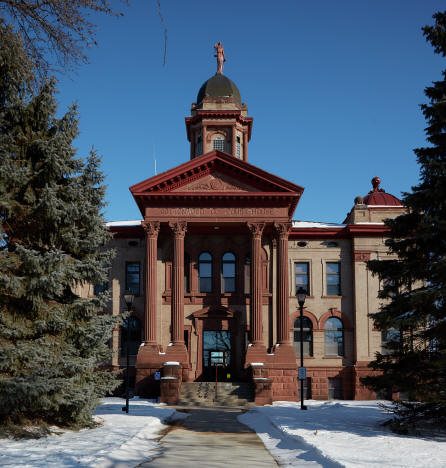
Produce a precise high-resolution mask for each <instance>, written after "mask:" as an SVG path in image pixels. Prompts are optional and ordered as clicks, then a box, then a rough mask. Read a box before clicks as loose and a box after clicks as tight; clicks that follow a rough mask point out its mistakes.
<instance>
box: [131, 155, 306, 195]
mask: <svg viewBox="0 0 446 468" xmlns="http://www.w3.org/2000/svg"><path fill="white" fill-rule="evenodd" d="M130 191H131V192H132V194H133V196H135V197H136V196H138V195H150V194H155V193H158V194H161V193H166V192H167V193H169V192H170V193H172V192H175V193H182V192H186V193H188V192H194V193H197V192H201V191H202V192H212V191H214V192H226V193H227V192H231V191H233V192H263V193H265V192H266V193H272V192H276V193H283V194H284V195H285V194H290V195H291V194H296V193H298V194H301V193H302V192H303V187H300V186H299V185H296V184H293V183H292V182H289V181H287V180H285V179H282V178H280V177H277V176H275V175H273V174H270V173H268V172H266V171H263V170H262V169H260V168H258V167H256V166H253V165H252V164H249V163H247V162H245V161H242V160H240V159H237V158H234V157H233V156H231V155H229V154H226V153H223V152H221V151H217V150H216V151H212V152H210V153H207V154H205V155H203V156H199V157H198V158H195V159H192V160H191V161H188V162H186V163H184V164H181V165H180V166H177V167H175V168H173V169H170V170H168V171H166V172H163V173H161V174H159V175H157V176H154V177H151V178H149V179H147V180H144V181H143V182H140V183H138V184H136V185H133V186H132V187H130Z"/></svg>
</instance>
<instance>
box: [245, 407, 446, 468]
mask: <svg viewBox="0 0 446 468" xmlns="http://www.w3.org/2000/svg"><path fill="white" fill-rule="evenodd" d="M305 403H306V405H307V406H308V410H307V411H301V409H300V403H295V402H275V403H273V405H272V406H263V407H256V408H253V409H252V410H251V411H249V412H248V413H245V414H243V415H241V416H239V420H240V422H242V423H243V424H246V425H247V426H249V427H251V428H252V429H253V430H255V431H256V432H257V434H258V435H259V437H260V438H261V439H262V441H263V443H264V444H265V447H266V448H267V449H268V450H269V451H270V452H271V454H272V455H273V456H274V458H276V460H278V461H279V463H280V464H281V466H312V467H315V466H323V467H324V468H337V467H355V468H359V467H372V466H373V467H404V468H409V467H414V468H415V467H417V468H418V467H429V468H445V467H446V440H445V439H444V438H443V439H439V438H435V437H432V438H426V437H417V436H400V435H396V434H394V433H392V432H391V431H390V430H388V429H386V428H384V427H382V426H381V425H380V423H381V422H382V421H383V420H385V419H389V415H388V414H387V413H386V412H385V411H384V410H382V409H381V408H379V406H378V403H379V402H377V401H342V402H341V401H337V402H334V401H325V402H321V401H315V400H312V401H311V400H310V401H306V402H305ZM383 403H384V402H383Z"/></svg>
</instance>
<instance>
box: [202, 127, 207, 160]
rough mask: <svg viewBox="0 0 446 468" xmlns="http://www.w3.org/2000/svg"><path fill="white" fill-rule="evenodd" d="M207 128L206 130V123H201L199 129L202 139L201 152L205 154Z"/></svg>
mask: <svg viewBox="0 0 446 468" xmlns="http://www.w3.org/2000/svg"><path fill="white" fill-rule="evenodd" d="M207 130H208V128H207V125H203V127H202V130H201V135H202V141H203V143H202V147H203V152H202V153H201V154H206V153H207V152H208V151H207V147H206V145H207V143H206V141H207V138H208V131H207ZM200 156H201V155H200Z"/></svg>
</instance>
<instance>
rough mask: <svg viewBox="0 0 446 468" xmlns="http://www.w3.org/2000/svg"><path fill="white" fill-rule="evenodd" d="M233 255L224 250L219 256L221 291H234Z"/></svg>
mask: <svg viewBox="0 0 446 468" xmlns="http://www.w3.org/2000/svg"><path fill="white" fill-rule="evenodd" d="M235 276H236V275H235V255H234V254H233V253H232V252H226V253H225V254H224V255H223V257H222V258H221V292H223V293H227V292H235V286H236V285H235V283H236V280H235Z"/></svg>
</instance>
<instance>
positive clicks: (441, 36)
mask: <svg viewBox="0 0 446 468" xmlns="http://www.w3.org/2000/svg"><path fill="white" fill-rule="evenodd" d="M433 18H434V20H435V24H434V25H433V26H425V27H424V28H423V33H424V35H425V37H426V40H427V41H428V42H430V44H431V45H432V46H433V48H434V51H435V53H437V54H440V55H441V56H443V57H445V56H446V12H443V13H436V14H435V15H434V16H433ZM442 75H443V77H442V80H440V81H436V82H434V83H433V84H432V86H429V87H427V88H426V89H425V95H426V96H427V98H428V99H429V103H428V104H424V105H422V106H421V109H422V112H423V114H424V116H425V118H426V121H427V124H428V126H427V128H426V135H427V141H428V146H426V147H424V148H418V149H416V150H415V154H416V156H417V160H418V163H419V164H420V182H419V184H418V185H416V186H415V187H412V192H410V193H406V194H404V198H403V201H404V204H405V205H406V206H407V209H408V211H407V214H404V215H402V216H399V217H397V218H395V219H393V220H387V221H386V224H387V225H388V226H389V228H390V238H389V240H388V241H387V244H388V246H389V249H390V252H391V254H393V259H391V260H388V261H384V260H374V261H371V262H369V264H368V267H369V268H370V270H371V271H372V272H373V273H375V274H377V275H378V276H379V278H380V279H381V280H382V285H383V287H382V289H381V291H380V297H381V298H383V299H386V301H385V302H384V305H383V306H382V307H381V309H380V310H379V312H377V313H375V314H373V315H372V317H373V319H374V322H375V326H376V327H377V328H378V329H379V330H382V331H383V332H384V333H388V335H389V337H391V338H392V339H390V340H389V342H388V343H387V350H386V352H384V353H378V354H377V357H376V359H375V360H374V361H373V362H372V363H371V367H372V368H373V369H374V370H377V371H380V373H381V374H380V375H376V376H373V377H368V378H365V379H364V380H363V383H365V384H366V385H368V386H370V387H371V388H373V389H374V390H391V391H393V392H405V393H406V395H407V396H408V397H409V400H408V401H403V400H400V401H398V402H395V404H394V406H393V412H394V413H395V417H394V419H393V421H392V425H393V427H394V428H396V429H397V430H407V429H409V428H410V427H413V426H416V425H419V423H420V422H421V421H424V422H426V421H428V420H434V421H435V422H436V424H442V425H446V302H445V301H446V71H443V73H442Z"/></svg>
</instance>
